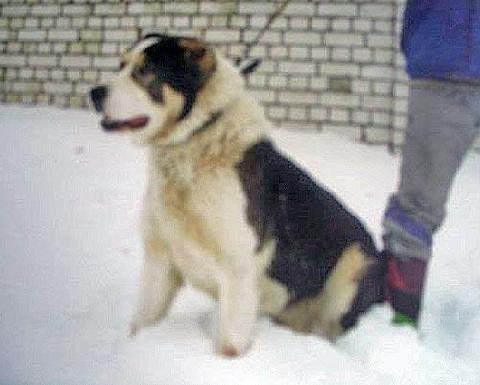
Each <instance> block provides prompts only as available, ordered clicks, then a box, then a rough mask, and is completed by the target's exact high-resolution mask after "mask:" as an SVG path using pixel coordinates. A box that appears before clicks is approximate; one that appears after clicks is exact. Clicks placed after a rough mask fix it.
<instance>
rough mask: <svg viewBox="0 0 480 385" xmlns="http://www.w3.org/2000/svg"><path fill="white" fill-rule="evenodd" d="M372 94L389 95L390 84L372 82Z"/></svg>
mask: <svg viewBox="0 0 480 385" xmlns="http://www.w3.org/2000/svg"><path fill="white" fill-rule="evenodd" d="M373 92H374V93H375V94H376V95H389V94H391V92H392V85H391V82H387V81H385V82H374V83H373Z"/></svg>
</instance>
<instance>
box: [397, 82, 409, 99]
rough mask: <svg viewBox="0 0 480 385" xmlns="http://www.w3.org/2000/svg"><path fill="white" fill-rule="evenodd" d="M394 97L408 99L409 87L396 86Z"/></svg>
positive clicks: (405, 85)
mask: <svg viewBox="0 0 480 385" xmlns="http://www.w3.org/2000/svg"><path fill="white" fill-rule="evenodd" d="M394 95H395V97H397V98H406V97H408V85H407V84H395V87H394Z"/></svg>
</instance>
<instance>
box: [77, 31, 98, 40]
mask: <svg viewBox="0 0 480 385" xmlns="http://www.w3.org/2000/svg"><path fill="white" fill-rule="evenodd" d="M80 38H81V40H82V41H101V40H102V30H100V29H85V30H83V31H80Z"/></svg>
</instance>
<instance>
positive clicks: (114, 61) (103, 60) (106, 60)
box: [93, 56, 119, 69]
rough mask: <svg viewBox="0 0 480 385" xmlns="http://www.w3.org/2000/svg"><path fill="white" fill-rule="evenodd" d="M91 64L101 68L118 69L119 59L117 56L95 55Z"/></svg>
mask: <svg viewBox="0 0 480 385" xmlns="http://www.w3.org/2000/svg"><path fill="white" fill-rule="evenodd" d="M93 66H94V67H95V68H102V69H118V66H119V59H118V57H116V56H115V57H108V56H107V57H95V58H94V59H93Z"/></svg>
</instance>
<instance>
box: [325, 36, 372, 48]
mask: <svg viewBox="0 0 480 385" xmlns="http://www.w3.org/2000/svg"><path fill="white" fill-rule="evenodd" d="M325 44H326V45H327V46H342V47H352V46H357V47H359V46H360V47H361V46H363V44H364V39H363V36H362V35H360V34H353V33H326V34H325Z"/></svg>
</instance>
